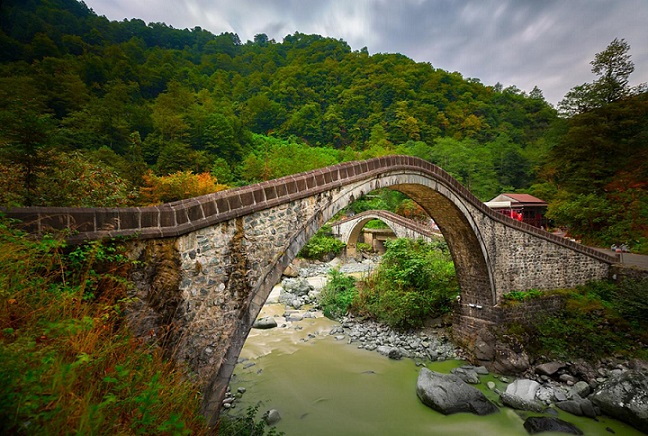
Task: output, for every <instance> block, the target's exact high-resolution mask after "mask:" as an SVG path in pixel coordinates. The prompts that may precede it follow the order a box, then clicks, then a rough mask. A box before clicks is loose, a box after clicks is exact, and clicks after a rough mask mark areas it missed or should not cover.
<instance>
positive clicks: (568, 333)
mask: <svg viewBox="0 0 648 436" xmlns="http://www.w3.org/2000/svg"><path fill="white" fill-rule="evenodd" d="M647 290H648V280H646V279H644V280H624V281H622V282H621V283H613V282H608V281H596V282H591V283H589V284H587V285H584V286H579V287H577V288H575V289H568V290H561V291H557V293H559V294H561V295H562V296H563V298H564V299H565V307H564V309H563V310H561V311H560V312H558V313H556V314H554V315H552V316H547V317H544V318H542V319H541V320H539V322H537V323H536V324H535V325H524V326H522V325H518V324H512V325H509V326H508V330H509V333H512V334H514V335H515V336H517V337H518V339H520V340H521V341H522V342H523V343H525V347H526V348H527V350H528V351H529V352H531V353H532V354H534V355H537V356H542V355H544V356H548V357H550V358H556V359H574V358H584V359H588V360H596V359H600V358H603V357H609V356H613V355H620V356H624V357H627V358H640V359H648V347H647V346H648V333H647V332H648V300H647V298H646V297H647Z"/></svg>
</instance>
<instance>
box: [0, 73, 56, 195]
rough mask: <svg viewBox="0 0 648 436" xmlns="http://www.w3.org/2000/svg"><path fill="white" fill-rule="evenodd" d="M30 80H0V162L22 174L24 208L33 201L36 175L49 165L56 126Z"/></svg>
mask: <svg viewBox="0 0 648 436" xmlns="http://www.w3.org/2000/svg"><path fill="white" fill-rule="evenodd" d="M44 99H45V98H44V96H43V95H41V94H40V92H39V91H38V89H37V87H36V84H35V83H34V81H33V80H32V79H31V78H30V77H8V78H1V79H0V159H2V160H3V161H5V162H7V163H8V164H10V165H12V166H14V168H15V170H16V171H18V172H20V173H21V174H22V180H23V186H22V189H23V194H22V196H23V198H24V204H25V205H26V206H31V205H33V204H34V203H35V200H36V183H37V179H38V173H39V171H40V170H41V169H42V167H43V166H46V165H47V164H49V161H50V158H51V156H50V154H49V153H47V150H48V149H49V148H50V147H51V146H52V144H53V142H54V141H53V136H54V133H55V128H56V123H55V122H54V119H53V118H52V116H51V115H50V113H49V112H48V110H47V107H46V105H45V102H44Z"/></svg>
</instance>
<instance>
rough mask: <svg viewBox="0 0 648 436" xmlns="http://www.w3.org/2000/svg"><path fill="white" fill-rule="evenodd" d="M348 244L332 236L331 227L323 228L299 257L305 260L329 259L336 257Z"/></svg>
mask: <svg viewBox="0 0 648 436" xmlns="http://www.w3.org/2000/svg"><path fill="white" fill-rule="evenodd" d="M344 247H346V244H345V243H344V242H342V241H340V240H339V239H336V238H334V237H333V236H331V226H323V227H322V228H321V229H320V230H319V231H318V232H317V233H316V234H315V235H314V236H313V237H312V238H310V240H309V241H308V242H307V243H306V245H304V247H303V248H302V249H301V251H300V252H299V254H298V256H299V257H303V258H305V259H313V260H324V259H325V258H327V257H335V256H337V255H338V254H340V252H341V251H342V249H343V248H344Z"/></svg>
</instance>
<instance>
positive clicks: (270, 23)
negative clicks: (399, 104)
mask: <svg viewBox="0 0 648 436" xmlns="http://www.w3.org/2000/svg"><path fill="white" fill-rule="evenodd" d="M85 3H86V5H88V7H90V8H92V9H93V10H94V11H95V12H96V13H97V14H98V15H105V16H106V17H107V18H109V19H110V20H118V21H121V20H123V19H125V18H129V19H130V18H140V19H142V20H144V21H146V22H147V23H148V22H164V23H166V24H168V25H170V26H173V27H175V28H177V29H184V28H189V29H191V28H194V27H195V26H200V27H202V28H203V29H206V30H209V31H210V32H212V33H214V34H220V33H222V32H234V33H236V34H238V36H239V37H240V39H241V41H242V42H246V41H248V40H253V39H254V35H256V34H259V33H265V34H266V35H268V37H269V38H270V39H274V40H275V41H277V42H281V41H282V40H283V38H284V36H286V35H288V34H292V33H294V32H296V31H298V32H301V33H306V34H311V33H315V34H319V35H322V36H328V37H332V38H337V39H343V40H345V41H346V42H347V43H349V45H350V46H351V48H352V49H353V50H360V49H361V48H363V47H367V49H368V50H369V53H371V54H374V53H402V54H404V55H406V56H408V57H409V58H412V59H414V60H415V61H418V62H429V63H431V64H432V65H433V66H434V67H435V68H441V69H444V70H447V71H458V72H460V73H461V74H462V75H463V76H464V77H465V78H468V77H471V78H476V79H479V80H480V81H481V82H482V83H484V84H486V85H494V84H495V83H497V82H500V83H501V84H503V85H504V86H505V87H506V86H511V85H515V86H517V87H518V88H520V89H521V90H523V91H527V92H528V91H530V90H531V89H533V87H534V86H535V85H537V86H538V87H539V88H540V89H541V90H542V91H543V93H544V96H545V98H546V99H547V101H549V102H550V103H553V104H556V103H557V102H558V101H560V100H561V99H562V97H563V96H564V95H565V93H566V92H567V91H569V89H571V88H572V87H574V86H576V85H580V84H582V83H584V82H591V81H592V80H594V78H595V76H594V75H593V74H592V73H591V66H590V64H589V63H590V61H591V60H592V59H593V58H594V55H595V54H596V53H597V52H600V51H602V50H604V49H605V48H606V47H607V45H608V44H609V43H610V42H611V41H612V40H613V39H614V38H623V39H625V40H626V41H627V42H628V43H629V44H630V55H631V56H632V60H633V62H634V63H635V71H634V73H633V74H632V75H631V76H630V79H631V84H633V85H635V84H638V83H641V82H648V0H330V1H327V0H263V1H257V0H85Z"/></svg>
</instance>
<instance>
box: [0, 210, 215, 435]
mask: <svg viewBox="0 0 648 436" xmlns="http://www.w3.org/2000/svg"><path fill="white" fill-rule="evenodd" d="M131 265H132V262H131V261H130V260H129V258H128V257H127V256H126V254H125V253H124V252H123V249H122V248H121V246H120V245H119V244H115V243H100V242H95V243H92V244H89V245H83V246H78V247H74V248H69V247H66V245H65V243H64V242H63V240H61V239H58V238H55V237H53V236H45V237H43V238H42V239H41V240H34V239H31V238H27V237H26V236H25V235H23V234H22V233H21V232H17V231H15V230H12V229H11V228H10V227H9V226H8V223H7V222H6V221H5V220H2V221H0V431H1V432H2V433H7V434H64V433H70V432H71V433H78V434H105V433H111V434H152V433H155V434H159V433H168V434H190V433H195V434H207V433H208V429H207V427H206V425H205V423H204V421H203V419H202V417H201V415H200V413H199V410H200V397H199V395H198V391H197V387H196V386H195V385H193V384H192V383H190V382H188V381H187V379H186V377H185V375H184V374H183V372H182V371H181V370H180V368H178V367H176V366H175V365H173V364H171V363H169V362H167V361H165V360H164V359H163V357H162V353H161V351H160V350H159V349H157V348H156V347H155V346H146V345H143V344H142V343H141V342H140V341H138V340H137V339H136V338H134V337H133V336H132V335H131V333H130V332H129V331H128V328H127V326H126V322H125V319H124V311H125V309H126V306H127V305H128V304H129V303H130V302H132V299H130V298H129V297H128V295H127V292H126V290H127V287H128V286H129V282H128V280H127V279H126V277H127V275H126V273H127V271H128V269H129V268H130V267H131Z"/></svg>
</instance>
